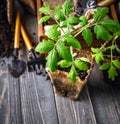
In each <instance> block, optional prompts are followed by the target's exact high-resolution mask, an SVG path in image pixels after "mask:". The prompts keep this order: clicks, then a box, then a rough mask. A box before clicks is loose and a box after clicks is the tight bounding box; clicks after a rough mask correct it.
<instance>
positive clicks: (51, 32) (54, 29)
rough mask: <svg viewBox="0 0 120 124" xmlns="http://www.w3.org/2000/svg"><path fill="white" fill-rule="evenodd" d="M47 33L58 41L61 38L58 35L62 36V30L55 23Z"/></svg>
mask: <svg viewBox="0 0 120 124" xmlns="http://www.w3.org/2000/svg"><path fill="white" fill-rule="evenodd" d="M45 34H46V35H47V36H48V37H49V38H50V39H53V40H55V41H57V40H58V39H59V38H58V36H60V34H61V32H60V30H59V29H58V25H56V24H54V25H52V26H51V27H50V28H49V29H48V30H47V31H46V32H45Z"/></svg>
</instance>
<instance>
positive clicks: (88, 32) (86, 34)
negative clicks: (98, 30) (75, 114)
mask: <svg viewBox="0 0 120 124" xmlns="http://www.w3.org/2000/svg"><path fill="white" fill-rule="evenodd" d="M82 36H83V38H84V40H85V41H86V43H87V45H88V46H91V44H92V41H93V36H92V32H91V30H90V29H84V30H83V32H82Z"/></svg>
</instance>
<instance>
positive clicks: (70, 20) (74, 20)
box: [68, 16, 80, 24]
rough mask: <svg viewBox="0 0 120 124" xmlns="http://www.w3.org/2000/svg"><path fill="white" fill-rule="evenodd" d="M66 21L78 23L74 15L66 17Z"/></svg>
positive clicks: (78, 20)
mask: <svg viewBox="0 0 120 124" xmlns="http://www.w3.org/2000/svg"><path fill="white" fill-rule="evenodd" d="M68 22H69V23H70V24H78V23H79V22H80V19H79V18H77V17H75V16H70V17H69V18H68Z"/></svg>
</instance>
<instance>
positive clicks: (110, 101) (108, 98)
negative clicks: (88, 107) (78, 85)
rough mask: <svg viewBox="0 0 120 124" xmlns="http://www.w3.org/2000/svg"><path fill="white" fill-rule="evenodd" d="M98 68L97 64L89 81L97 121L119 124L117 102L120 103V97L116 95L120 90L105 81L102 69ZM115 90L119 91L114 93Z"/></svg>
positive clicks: (119, 117)
mask: <svg viewBox="0 0 120 124" xmlns="http://www.w3.org/2000/svg"><path fill="white" fill-rule="evenodd" d="M98 68H99V66H98V65H96V66H95V68H94V70H93V73H92V75H91V77H90V81H89V83H88V84H89V92H90V97H91V100H92V104H93V106H94V112H95V116H96V120H97V123H98V124H118V123H120V115H119V112H118V111H119V109H118V108H119V107H118V108H117V107H116V104H119V103H118V101H119V99H118V98H116V97H117V96H116V95H117V94H120V91H119V90H118V89H116V90H115V89H114V87H111V86H110V85H109V84H107V82H105V81H104V78H103V75H102V71H99V70H98ZM113 90H114V91H116V92H117V93H115V92H114V93H112V91H113ZM113 94H114V96H113ZM116 99H117V100H116ZM119 106H120V104H119Z"/></svg>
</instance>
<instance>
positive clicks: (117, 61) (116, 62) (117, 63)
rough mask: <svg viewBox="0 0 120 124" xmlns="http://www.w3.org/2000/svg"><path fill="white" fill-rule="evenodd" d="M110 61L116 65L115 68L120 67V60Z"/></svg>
mask: <svg viewBox="0 0 120 124" xmlns="http://www.w3.org/2000/svg"><path fill="white" fill-rule="evenodd" d="M112 63H113V64H114V66H116V67H117V68H119V69H120V61H119V60H113V61H112Z"/></svg>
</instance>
